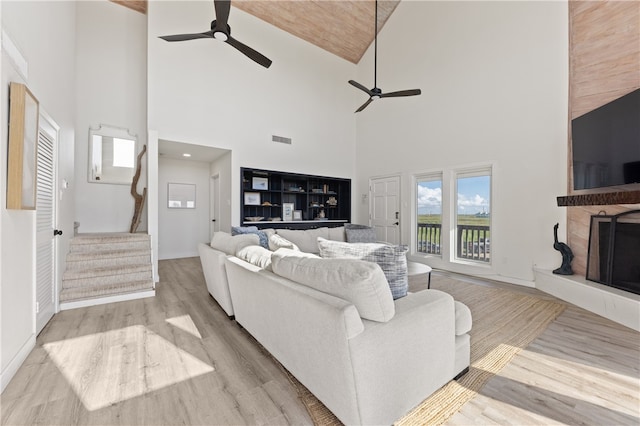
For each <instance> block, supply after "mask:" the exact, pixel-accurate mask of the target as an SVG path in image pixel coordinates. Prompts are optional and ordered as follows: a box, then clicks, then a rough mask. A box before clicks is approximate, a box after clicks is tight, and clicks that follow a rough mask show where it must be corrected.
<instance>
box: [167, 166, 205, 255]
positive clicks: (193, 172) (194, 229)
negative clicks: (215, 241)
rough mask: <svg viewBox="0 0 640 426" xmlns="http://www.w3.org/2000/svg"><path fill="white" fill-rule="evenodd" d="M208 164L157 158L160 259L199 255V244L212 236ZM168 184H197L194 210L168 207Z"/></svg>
mask: <svg viewBox="0 0 640 426" xmlns="http://www.w3.org/2000/svg"><path fill="white" fill-rule="evenodd" d="M209 167H210V165H209V163H205V162H202V161H190V160H176V159H171V158H160V159H159V160H158V189H159V194H158V213H159V214H158V224H159V228H160V233H159V235H158V246H159V248H158V250H159V252H158V258H159V259H160V260H162V259H177V258H181V257H193V256H198V243H206V242H209V241H210V238H209V184H210V183H209V181H210V180H211V179H210V176H209ZM169 183H185V184H194V185H195V186H196V208H195V209H170V208H168V207H167V187H168V184H169Z"/></svg>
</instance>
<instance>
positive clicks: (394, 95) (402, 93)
mask: <svg viewBox="0 0 640 426" xmlns="http://www.w3.org/2000/svg"><path fill="white" fill-rule="evenodd" d="M421 93H422V91H420V89H411V90H399V91H397V92H389V93H383V94H381V95H380V97H381V98H397V97H399V96H415V95H419V94H421Z"/></svg>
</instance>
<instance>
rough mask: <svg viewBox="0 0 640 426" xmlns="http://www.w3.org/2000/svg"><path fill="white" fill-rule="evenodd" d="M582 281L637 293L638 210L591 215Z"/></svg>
mask: <svg viewBox="0 0 640 426" xmlns="http://www.w3.org/2000/svg"><path fill="white" fill-rule="evenodd" d="M586 278H587V279H588V280H590V281H595V282H598V283H601V284H605V285H608V286H611V287H615V288H619V289H621V290H625V291H629V292H632V293H635V294H640V210H632V211H628V212H625V213H621V214H618V215H615V216H607V215H595V216H591V227H590V230H589V253H588V256H587V277H586Z"/></svg>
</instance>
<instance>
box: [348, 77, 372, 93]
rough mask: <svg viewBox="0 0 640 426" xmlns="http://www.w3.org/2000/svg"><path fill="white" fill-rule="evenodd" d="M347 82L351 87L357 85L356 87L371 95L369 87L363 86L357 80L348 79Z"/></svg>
mask: <svg viewBox="0 0 640 426" xmlns="http://www.w3.org/2000/svg"><path fill="white" fill-rule="evenodd" d="M349 84H350V85H352V86H353V87H357V88H358V89H360V90H362V91H363V92H364V93H366V94H367V95H369V96H371V91H370V90H369V89H367V88H366V87H364V86H363V85H362V84H360V83H358V82H357V81H354V80H349Z"/></svg>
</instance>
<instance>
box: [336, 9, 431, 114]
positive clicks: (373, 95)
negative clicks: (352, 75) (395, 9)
mask: <svg viewBox="0 0 640 426" xmlns="http://www.w3.org/2000/svg"><path fill="white" fill-rule="evenodd" d="M375 21H376V22H375V27H376V29H375V31H376V32H375V35H374V56H373V61H374V62H373V89H371V90H369V89H367V88H366V87H365V86H363V85H362V84H360V83H358V82H357V81H354V80H349V84H351V85H352V86H354V87H357V88H358V89H360V90H362V91H363V92H365V93H366V94H367V95H369V99H368V100H367V101H366V102H365V103H364V104H362V105H361V106H360V108H358V109H357V110H356V112H360V111H362V110H363V109H365V108H366V107H367V106H369V104H370V103H371V102H373V101H374V100H376V99H380V98H397V97H399V96H415V95H419V94H420V93H422V92H421V91H420V89H410V90H400V91H397V92H389V93H382V90H381V89H380V88H379V87H378V85H377V78H378V0H376V17H375Z"/></svg>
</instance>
